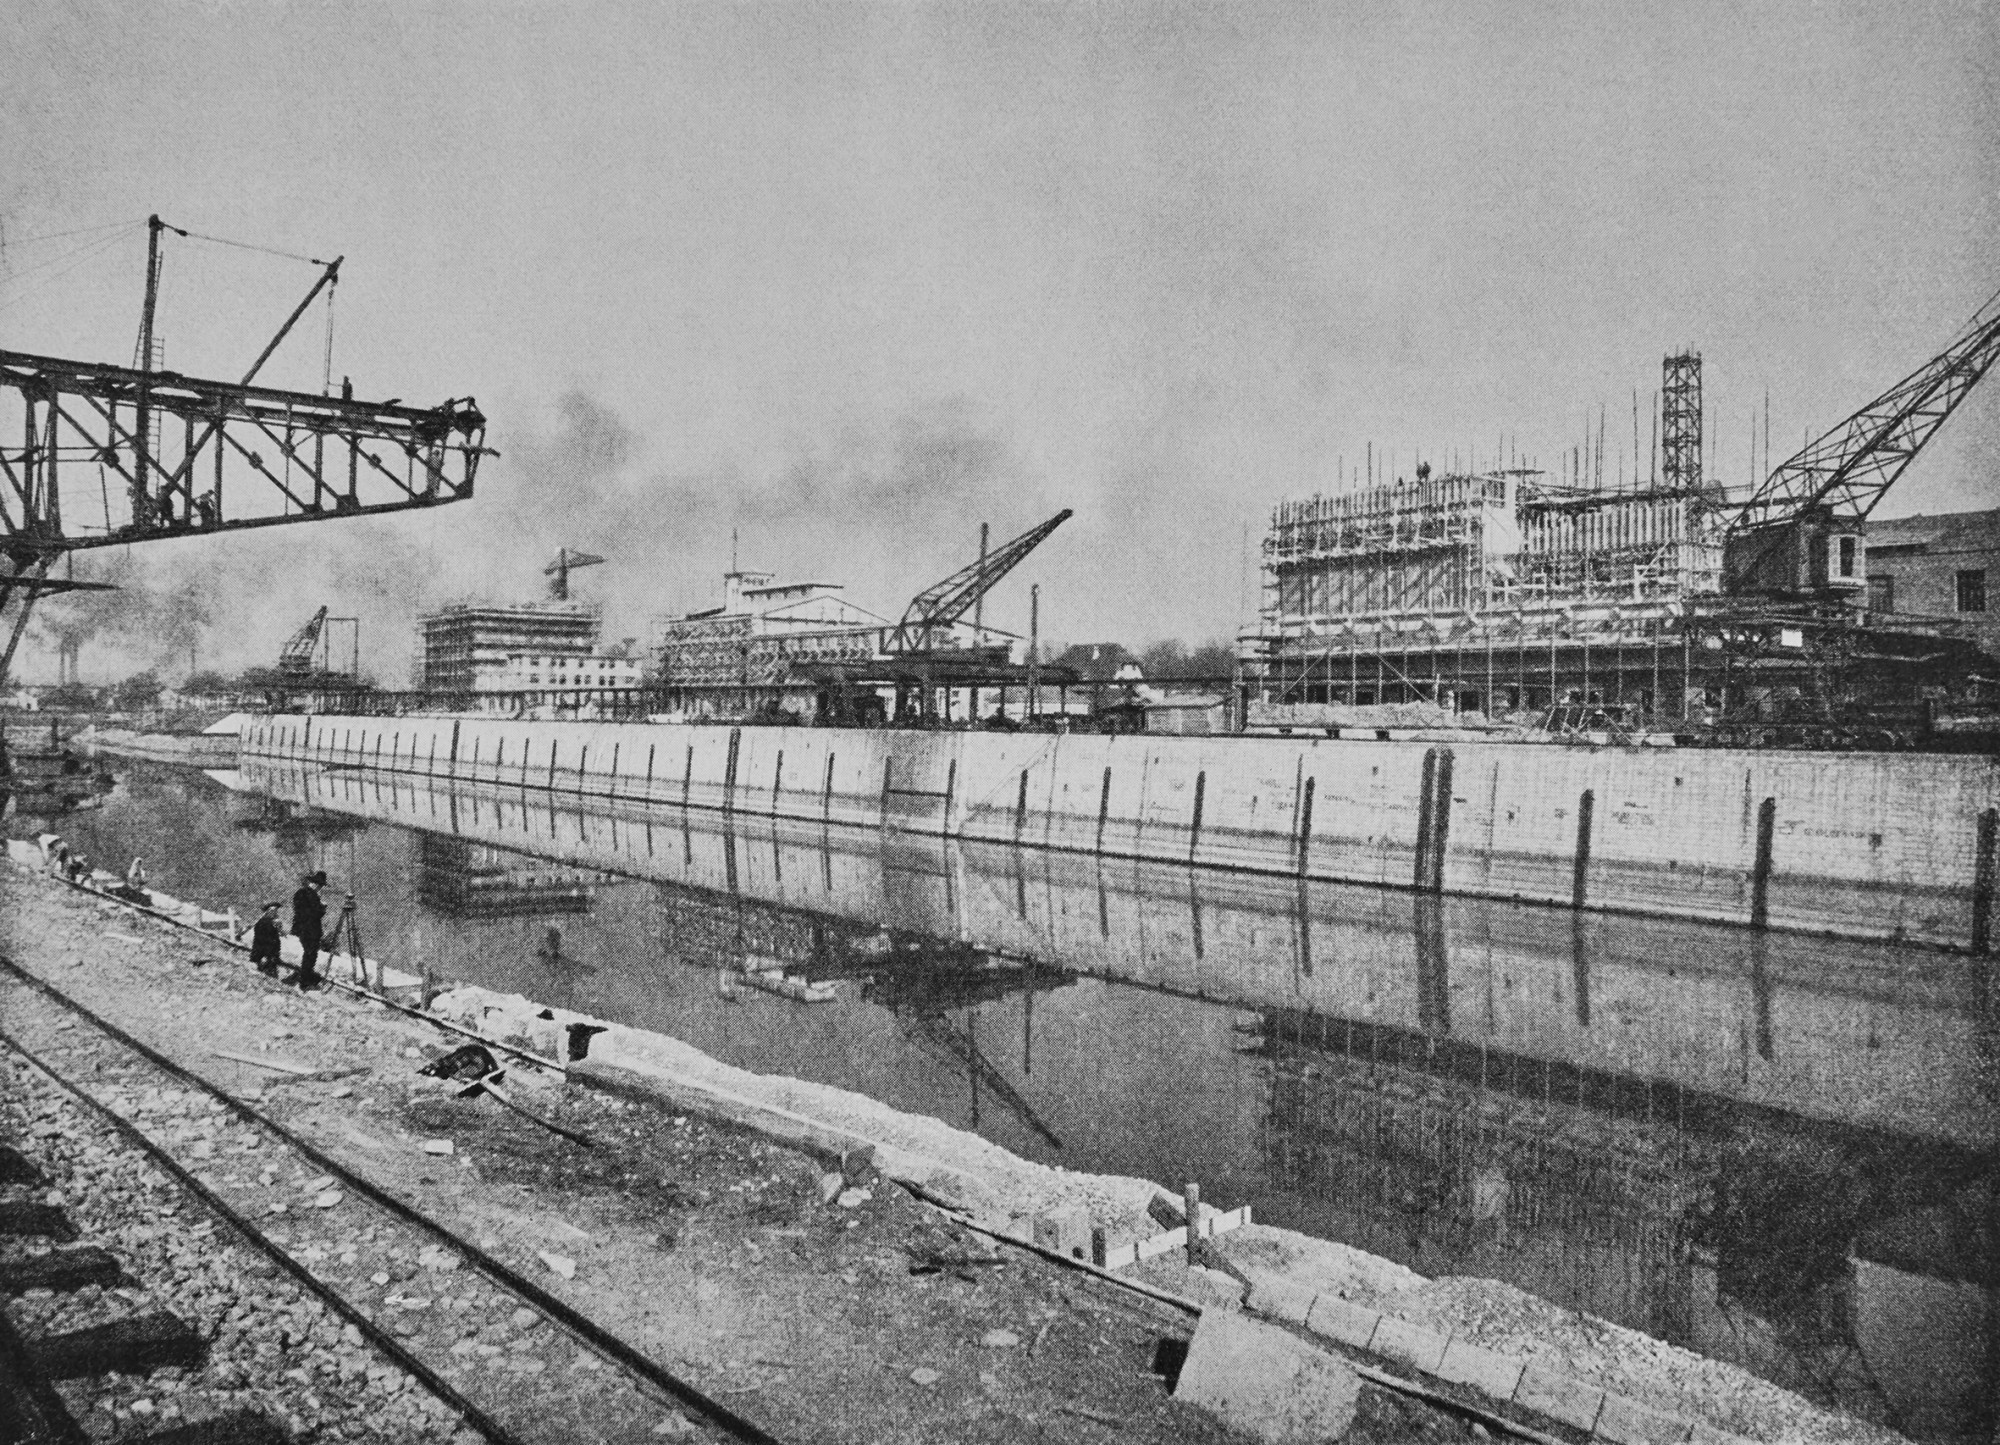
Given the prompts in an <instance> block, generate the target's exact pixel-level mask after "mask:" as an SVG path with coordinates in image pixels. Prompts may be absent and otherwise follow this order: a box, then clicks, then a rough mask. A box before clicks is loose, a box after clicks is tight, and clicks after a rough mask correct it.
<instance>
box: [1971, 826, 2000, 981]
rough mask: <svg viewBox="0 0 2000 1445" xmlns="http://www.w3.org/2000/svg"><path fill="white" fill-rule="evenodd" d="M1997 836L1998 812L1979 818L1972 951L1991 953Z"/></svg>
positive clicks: (1974, 879) (1973, 889)
mask: <svg viewBox="0 0 2000 1445" xmlns="http://www.w3.org/2000/svg"><path fill="white" fill-rule="evenodd" d="M1996 834H2000V810H1996V809H1993V808H1988V809H1987V810H1986V811H1985V812H1983V813H1981V814H1980V815H1979V836H1978V844H1977V848H1978V851H1977V852H1976V853H1975V854H1974V855H1973V861H1972V951H1973V952H1974V953H1991V952H1992V951H1993V882H1994V876H1993V875H1994V845H1995V842H1996Z"/></svg>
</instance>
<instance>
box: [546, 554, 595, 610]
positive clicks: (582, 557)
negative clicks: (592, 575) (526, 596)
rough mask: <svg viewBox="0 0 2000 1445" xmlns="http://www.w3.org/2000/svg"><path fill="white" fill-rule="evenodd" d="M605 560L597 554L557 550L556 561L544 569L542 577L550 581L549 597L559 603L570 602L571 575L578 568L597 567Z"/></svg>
mask: <svg viewBox="0 0 2000 1445" xmlns="http://www.w3.org/2000/svg"><path fill="white" fill-rule="evenodd" d="M603 561H604V559H603V558H602V557H600V556H598V555H597V554H596V553H595V552H572V551H570V549H569V548H567V547H558V548H556V560H555V561H553V562H551V563H549V565H548V566H546V567H544V568H543V569H542V575H543V576H544V577H546V578H548V579H549V596H550V597H551V598H553V599H554V600H555V601H557V602H567V601H569V574H570V572H571V571H572V570H573V569H575V568H578V567H595V566H597V565H599V564H600V563H601V562H603Z"/></svg>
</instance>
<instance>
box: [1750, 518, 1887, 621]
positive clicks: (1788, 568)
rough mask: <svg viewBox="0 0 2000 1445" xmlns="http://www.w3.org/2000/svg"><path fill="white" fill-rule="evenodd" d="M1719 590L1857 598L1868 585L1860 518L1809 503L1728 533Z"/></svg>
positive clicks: (1755, 593)
mask: <svg viewBox="0 0 2000 1445" xmlns="http://www.w3.org/2000/svg"><path fill="white" fill-rule="evenodd" d="M1722 578H1723V590H1724V591H1726V592H1729V593H1731V594H1732V595H1736V596H1777V597H1820V598H1826V597H1833V598H1846V597H1858V596H1860V595H1861V594H1862V593H1864V592H1865V591H1866V590H1867V587H1868V543H1867V539H1866V536H1865V535H1864V534H1863V532H1862V529H1861V519H1860V518H1859V517H1846V516H1840V515H1837V514H1836V513H1835V512H1834V510H1833V509H1832V508H1831V507H1813V508H1810V509H1808V510H1806V511H1805V512H1802V513H1801V514H1800V515H1798V516H1796V517H1791V518H1788V519H1786V520H1785V521H1782V522H1773V523H1771V524H1770V525H1768V526H1764V527H1755V528H1751V529H1749V530H1746V531H1743V532H1740V533H1737V534H1736V535H1734V536H1732V537H1729V538H1728V539H1727V540H1726V541H1725V542H1724V544H1723V549H1722Z"/></svg>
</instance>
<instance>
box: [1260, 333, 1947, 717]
mask: <svg viewBox="0 0 2000 1445" xmlns="http://www.w3.org/2000/svg"><path fill="white" fill-rule="evenodd" d="M1663 373H1664V374H1663V386H1662V398H1661V417H1660V420H1661V438H1662V448H1661V462H1662V466H1661V475H1660V476H1659V478H1658V479H1657V480H1656V481H1649V482H1647V483H1645V484H1643V485H1641V486H1639V487H1636V488H1634V489H1631V490H1609V489H1604V488H1602V487H1594V486H1587V485H1578V484H1575V483H1558V482H1556V481H1554V480H1552V479H1551V478H1549V477H1547V476H1546V475H1545V474H1543V473H1541V472H1538V471H1531V470H1522V469H1510V470H1504V471H1495V472H1489V473H1482V474H1475V475H1452V476H1443V477H1437V478H1432V477H1430V476H1429V474H1428V469H1427V468H1420V469H1419V473H1418V480H1417V481H1416V482H1415V483H1405V482H1402V481H1398V482H1397V483H1395V484H1394V485H1390V486H1377V487H1373V488H1369V489H1367V490H1364V491H1357V492H1351V493H1347V494H1343V495H1335V496H1318V497H1313V498H1311V499H1310V500H1306V501H1294V502H1286V503H1283V504H1281V505H1280V506H1279V507H1277V509H1276V510H1275V511H1274V512H1273V514H1272V518H1271V528H1270V531H1269V533H1268V534H1267V535H1266V538H1265V541H1264V547H1263V573H1264V587H1263V604H1262V607H1261V611H1260V616H1259V620H1258V625H1257V627H1256V629H1255V631H1254V632H1253V633H1250V634H1247V635H1246V636H1245V637H1244V638H1243V639H1242V644H1243V645H1242V648H1241V655H1242V660H1243V663H1244V668H1245V680H1246V684H1247V687H1248V690H1249V692H1250V694H1251V696H1252V698H1254V699H1258V700H1261V702H1262V703H1263V704H1265V707H1264V708H1263V709H1262V712H1263V714H1264V715H1265V716H1266V717H1269V716H1272V715H1274V714H1273V710H1272V707H1271V705H1273V704H1276V705H1278V709H1277V711H1278V713H1282V712H1283V709H1284V706H1285V705H1287V704H1289V705H1294V706H1297V705H1305V706H1304V708H1303V709H1302V710H1301V711H1300V714H1299V718H1298V720H1299V721H1301V722H1303V723H1305V724H1307V725H1313V724H1314V723H1315V722H1316V721H1317V720H1319V719H1317V718H1316V716H1315V715H1314V714H1312V713H1311V712H1310V708H1311V706H1312V705H1317V704H1330V705H1346V706H1363V707H1366V706H1379V705H1383V704H1404V703H1425V704H1431V705H1434V706H1436V707H1438V708H1440V709H1442V710H1443V711H1444V712H1447V713H1452V714H1467V713H1480V714H1485V715H1486V716H1487V717H1489V718H1490V717H1492V716H1496V715H1499V716H1505V715H1511V714H1520V713H1524V712H1525V713H1532V714H1539V713H1540V712H1542V710H1545V709H1547V708H1550V707H1554V706H1560V705H1565V704H1579V705H1584V706H1601V707H1614V706H1616V707H1623V708H1627V709H1629V710H1631V711H1632V713H1634V714H1635V715H1638V716H1642V717H1644V718H1646V719H1649V720H1655V721H1659V722H1701V721H1710V722H1712V721H1717V720H1719V719H1721V718H1723V717H1725V716H1738V717H1740V716H1742V715H1743V711H1744V709H1745V708H1755V709H1756V710H1758V713H1759V715H1760V716H1764V715H1770V714H1772V713H1773V712H1774V711H1775V712H1776V713H1785V712H1786V711H1787V710H1788V709H1789V710H1790V711H1791V712H1792V713H1797V712H1799V711H1801V710H1804V711H1811V710H1812V709H1814V708H1817V709H1819V710H1820V711H1821V712H1825V711H1826V710H1827V709H1828V708H1829V707H1831V706H1832V705H1834V704H1836V703H1838V704H1849V703H1853V702H1855V701H1866V700H1868V699H1865V698H1858V697H1857V696H1855V690H1856V678H1857V677H1858V676H1860V675H1862V674H1865V675H1866V677H1867V680H1868V688H1869V689H1870V690H1871V692H1872V694H1873V695H1874V696H1875V697H1883V696H1889V697H1894V696H1900V697H1901V698H1902V699H1903V700H1904V701H1906V702H1907V701H1911V700H1914V699H1916V698H1918V696H1919V694H1920V692H1921V690H1922V688H1923V687H1924V686H1925V685H1926V684H1927V682H1928V681H1929V680H1931V678H1932V677H1933V676H1934V675H1935V669H1936V664H1937V663H1938V662H1939V660H1940V659H1941V658H1942V659H1949V660H1951V661H1952V662H1953V663H1954V664H1955V665H1957V666H1958V668H1959V670H1960V671H1965V670H1966V669H1968V668H1969V667H1970V666H1971V664H1972V661H1973V660H1974V659H1975V658H1976V656H1977V653H1976V649H1975V648H1973V646H1972V644H1971V643H1970V642H1969V641H1967V640H1966V639H1965V638H1964V637H1963V636H1961V635H1960V634H1959V630H1958V629H1955V628H1953V627H1952V626H1951V625H1950V624H1949V623H1948V622H1942V621H1939V620H1936V619H1921V618H1906V617H1901V616H1898V617H1894V618H1870V617H1868V616H1867V614H1866V613H1865V612H1864V611H1863V610H1862V609H1861V608H1860V607H1859V606H1857V605H1856V599H1849V598H1819V599H1812V598H1804V597H1794V598H1789V599H1780V598H1772V597H1752V596H1741V595H1726V594H1725V590H1724V568H1723V561H1724V552H1725V546H1724V543H1725V538H1726V537H1727V535H1728V518H1729V515H1730V509H1729V508H1728V506H1727V505H1726V504H1725V502H1724V499H1723V496H1722V492H1721V489H1720V488H1719V487H1718V486H1716V485H1715V484H1714V482H1713V480H1712V479H1710V478H1707V477H1705V476H1704V475H1703V471H1702V464H1701V446H1702V423H1701V417H1702V402H1701V358H1700V357H1699V356H1697V355H1694V354H1692V353H1684V354H1682V355H1678V356H1670V357H1667V358H1666V360H1665V363H1664V367H1663ZM1885 623H1886V624H1889V625H1886V626H1885V625H1882V624H1885Z"/></svg>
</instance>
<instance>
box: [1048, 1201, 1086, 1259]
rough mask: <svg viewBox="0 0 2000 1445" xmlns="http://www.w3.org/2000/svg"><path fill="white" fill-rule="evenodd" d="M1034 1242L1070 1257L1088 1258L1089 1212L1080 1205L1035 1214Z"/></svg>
mask: <svg viewBox="0 0 2000 1445" xmlns="http://www.w3.org/2000/svg"><path fill="white" fill-rule="evenodd" d="M1034 1239H1035V1243H1036V1244H1037V1245H1039V1246H1040V1247H1041V1248H1043V1249H1048V1250H1053V1251H1054V1252H1055V1253H1057V1254H1061V1255H1067V1256H1068V1257H1069V1258H1071V1259H1089V1258H1090V1213H1089V1211H1088V1210H1086V1209H1084V1208H1082V1207H1081V1206H1072V1207H1071V1208H1068V1209H1054V1210H1050V1211H1049V1212H1048V1213H1046V1214H1037V1215H1036V1216H1035V1234H1034Z"/></svg>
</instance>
